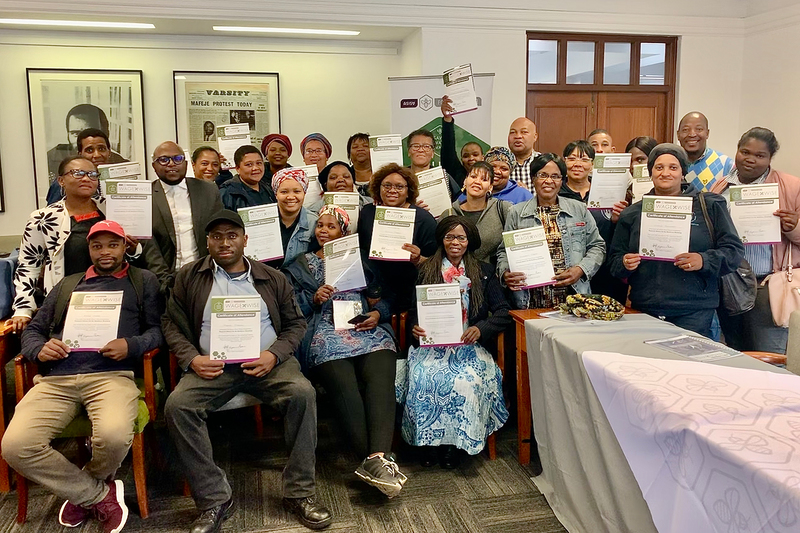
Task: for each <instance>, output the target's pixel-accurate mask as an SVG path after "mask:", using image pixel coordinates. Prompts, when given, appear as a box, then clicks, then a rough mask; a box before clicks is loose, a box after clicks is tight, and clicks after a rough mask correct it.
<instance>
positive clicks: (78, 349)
mask: <svg viewBox="0 0 800 533" xmlns="http://www.w3.org/2000/svg"><path fill="white" fill-rule="evenodd" d="M100 348H102V346H101V347H100ZM100 348H87V347H85V346H82V347H80V348H70V349H69V351H70V353H72V352H99V351H100Z"/></svg>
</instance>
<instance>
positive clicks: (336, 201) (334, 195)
mask: <svg viewBox="0 0 800 533" xmlns="http://www.w3.org/2000/svg"><path fill="white" fill-rule="evenodd" d="M322 203H323V204H325V205H330V204H333V205H338V206H339V207H341V208H342V209H344V210H345V212H346V213H347V216H349V217H350V227H349V228H348V230H347V231H348V233H355V228H357V227H358V215H359V213H361V200H360V198H359V196H358V193H357V192H326V193H324V194H323V195H322Z"/></svg>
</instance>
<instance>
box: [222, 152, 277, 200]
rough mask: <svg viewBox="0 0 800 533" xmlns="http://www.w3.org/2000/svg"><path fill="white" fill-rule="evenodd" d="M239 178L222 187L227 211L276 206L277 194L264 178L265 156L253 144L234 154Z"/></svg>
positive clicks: (232, 179) (227, 182)
mask: <svg viewBox="0 0 800 533" xmlns="http://www.w3.org/2000/svg"><path fill="white" fill-rule="evenodd" d="M233 161H234V164H235V165H236V173H237V174H238V176H236V177H235V178H231V179H230V180H228V181H226V182H225V183H223V184H222V187H220V193H221V194H222V204H223V205H224V206H225V209H230V210H231V211H236V210H237V209H240V208H242V207H255V206H257V205H264V204H274V203H275V201H276V200H275V193H274V192H273V190H272V186H271V185H270V184H268V183H267V182H266V181H265V180H264V179H263V178H264V156H263V155H261V150H259V149H258V148H256V147H255V146H253V145H252V144H245V145H243V146H240V147H239V148H237V149H236V152H234V154H233Z"/></svg>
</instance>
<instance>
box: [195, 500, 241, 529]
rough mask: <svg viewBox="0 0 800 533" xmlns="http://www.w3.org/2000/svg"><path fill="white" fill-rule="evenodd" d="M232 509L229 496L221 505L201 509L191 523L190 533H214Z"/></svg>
mask: <svg viewBox="0 0 800 533" xmlns="http://www.w3.org/2000/svg"><path fill="white" fill-rule="evenodd" d="M234 510H235V509H234V506H233V498H231V499H230V500H228V501H227V502H225V503H223V504H222V505H218V506H216V507H212V508H211V509H209V510H207V511H203V513H202V514H201V515H200V516H199V517H197V520H195V521H194V523H193V524H192V530H191V533H216V532H217V531H219V530H220V528H221V527H222V522H224V521H225V520H227V519H228V518H230V517H231V515H232V514H233V511H234Z"/></svg>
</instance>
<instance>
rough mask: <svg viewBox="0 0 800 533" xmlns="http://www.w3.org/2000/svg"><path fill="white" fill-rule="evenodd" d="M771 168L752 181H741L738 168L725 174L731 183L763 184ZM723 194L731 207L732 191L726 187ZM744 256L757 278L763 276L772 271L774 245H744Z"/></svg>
mask: <svg viewBox="0 0 800 533" xmlns="http://www.w3.org/2000/svg"><path fill="white" fill-rule="evenodd" d="M769 171H770V169H769V168H767V171H766V172H764V174H762V175H761V176H759V177H758V178H756V179H755V180H753V181H752V182H750V183H742V182H741V181H739V171H738V170H736V168H734V169H732V170H731V172H730V174H728V175H727V176H725V180H726V181H727V182H728V184H729V185H761V184H762V183H766V181H767V176H769ZM722 196H724V197H725V200H727V201H728V205H729V208H730V201H731V191H730V188H726V189H725V191H723V193H722ZM744 258H745V259H746V260H747V262H748V263H750V268H752V269H753V274H755V275H756V277H757V278H763V277H764V276H766V275H767V274H770V273H772V245H771V244H747V243H745V245H744Z"/></svg>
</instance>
